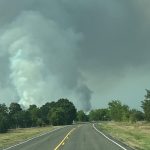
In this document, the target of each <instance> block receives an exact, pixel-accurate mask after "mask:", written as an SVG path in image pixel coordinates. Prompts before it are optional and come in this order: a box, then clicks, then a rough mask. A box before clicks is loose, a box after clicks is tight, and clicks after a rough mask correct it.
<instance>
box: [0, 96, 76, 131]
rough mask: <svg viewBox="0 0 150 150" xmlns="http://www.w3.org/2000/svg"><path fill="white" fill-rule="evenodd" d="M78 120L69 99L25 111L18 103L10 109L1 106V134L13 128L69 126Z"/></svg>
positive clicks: (30, 107)
mask: <svg viewBox="0 0 150 150" xmlns="http://www.w3.org/2000/svg"><path fill="white" fill-rule="evenodd" d="M75 118H76V108H75V106H74V104H73V103H72V102H70V101H69V100H67V99H60V100H58V101H57V102H50V103H46V104H44V105H43V106H41V107H40V108H39V107H37V106H36V105H30V106H29V108H28V109H26V110H24V109H22V107H21V106H20V105H19V104H18V103H11V104H10V106H9V107H7V106H6V105H5V104H0V132H1V133H3V132H7V130H8V129H13V128H27V127H36V126H45V125H69V124H72V122H73V120H75Z"/></svg>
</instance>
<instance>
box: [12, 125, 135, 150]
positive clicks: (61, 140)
mask: <svg viewBox="0 0 150 150" xmlns="http://www.w3.org/2000/svg"><path fill="white" fill-rule="evenodd" d="M9 150H132V149H130V148H127V147H124V146H122V145H120V144H119V146H118V145H117V144H115V142H113V141H111V140H109V139H107V138H106V137H104V135H102V134H101V133H99V132H98V131H96V130H95V129H94V128H93V126H92V124H83V125H73V126H67V127H64V128H61V129H59V130H56V131H54V132H51V133H49V134H46V135H43V136H41V137H38V138H36V139H33V140H31V141H28V142H26V143H23V144H21V145H18V146H15V147H12V148H9Z"/></svg>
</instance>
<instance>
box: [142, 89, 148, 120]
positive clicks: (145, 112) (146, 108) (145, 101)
mask: <svg viewBox="0 0 150 150" xmlns="http://www.w3.org/2000/svg"><path fill="white" fill-rule="evenodd" d="M146 91H147V94H146V95H145V99H144V101H142V106H141V107H142V108H143V110H144V114H145V120H147V121H150V90H146Z"/></svg>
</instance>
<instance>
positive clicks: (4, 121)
mask: <svg viewBox="0 0 150 150" xmlns="http://www.w3.org/2000/svg"><path fill="white" fill-rule="evenodd" d="M8 128H9V116H8V108H7V106H6V105H5V104H0V133H4V132H7V130H8Z"/></svg>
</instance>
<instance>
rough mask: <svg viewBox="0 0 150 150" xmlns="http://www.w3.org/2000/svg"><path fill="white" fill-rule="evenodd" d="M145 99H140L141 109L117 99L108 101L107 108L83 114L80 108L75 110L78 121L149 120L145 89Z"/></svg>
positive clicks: (149, 103) (148, 96) (149, 95)
mask: <svg viewBox="0 0 150 150" xmlns="http://www.w3.org/2000/svg"><path fill="white" fill-rule="evenodd" d="M146 91H147V94H146V95H145V99H144V100H143V101H141V108H142V109H143V111H140V110H137V109H131V108H130V107H129V106H128V105H124V104H122V103H121V101H119V100H112V101H111V102H109V103H108V107H107V108H102V109H95V110H91V111H90V112H89V114H88V115H87V114H85V113H84V112H83V111H82V110H81V111H78V112H77V120H78V121H111V120H113V121H122V122H125V121H126V122H132V123H134V122H136V121H150V91H149V90H146Z"/></svg>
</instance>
